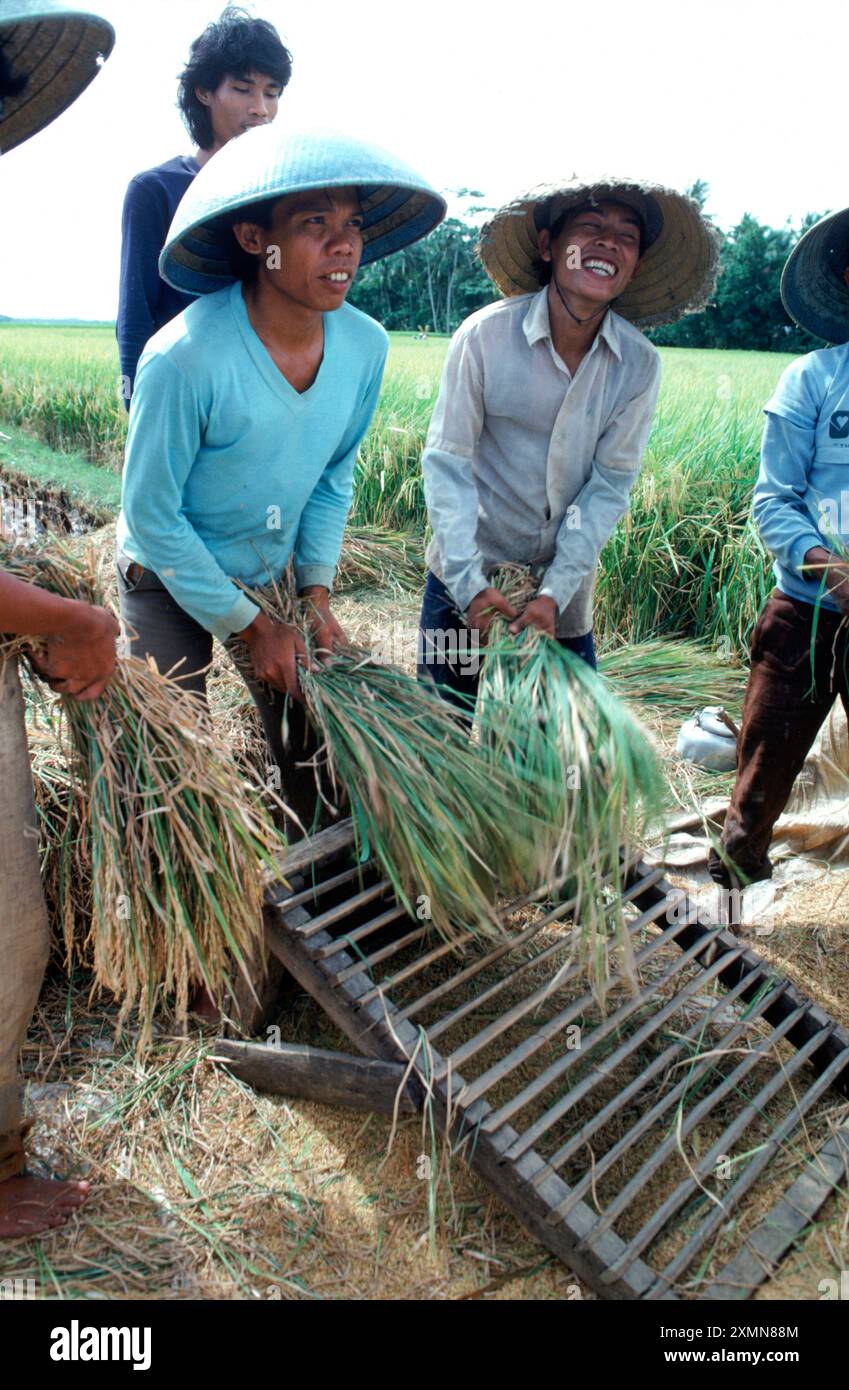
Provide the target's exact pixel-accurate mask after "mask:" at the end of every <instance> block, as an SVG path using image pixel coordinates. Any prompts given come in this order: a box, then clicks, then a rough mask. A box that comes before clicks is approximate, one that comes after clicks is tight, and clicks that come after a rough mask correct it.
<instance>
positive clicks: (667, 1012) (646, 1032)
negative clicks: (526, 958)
mask: <svg viewBox="0 0 849 1390" xmlns="http://www.w3.org/2000/svg"><path fill="white" fill-rule="evenodd" d="M698 949H699V948H698V947H691V948H690V950H689V951H686V952H684V953H683V954H682V955H680V956H678V957H677V958H676V959H675V960H674V961H673V962H672V965H671V966H670V967H669V969H668V970H666V971H665V972H664V974H663V975H660V976H659V977H658V978H657V980H654V981H652V986H651V989H650V990H648V991H646V993H645V994H642V993H641V994H639V995H637V997H636V998H635V999H630V1000H628V1001H627V1002H626V1003H625V1004H624V1005H622V1006H621V1007H620V1008H619V1009H617V1010H616V1011H615V1012H614V1013H612V1014H610V1015H609V1016H608V1017H607V1018H606V1019H605V1021H604V1023H603V1024H602V1025H601V1026H600V1027H599V1028H596V1029H595V1030H594V1031H593V1032H592V1033H590V1035H589V1036H588V1037H586V1038H584V1037H582V1039H581V1052H580V1058H581V1060H583V1059H584V1058H586V1057H588V1056H589V1055H590V1053H591V1052H592V1051H593V1049H594V1048H595V1047H597V1046H598V1044H599V1043H601V1042H603V1041H604V1040H605V1039H606V1038H607V1037H609V1035H610V1034H611V1033H612V1032H615V1031H616V1029H618V1028H620V1027H621V1026H622V1024H623V1023H626V1022H627V1020H628V1019H629V1018H630V1017H631V1015H632V1014H634V1013H636V1011H637V1010H638V1009H642V1008H644V1007H645V1005H646V1003H648V1002H649V1001H650V1000H651V999H652V997H653V996H654V995H655V994H657V993H658V992H659V991H660V990H661V989H662V988H663V986H664V985H667V984H668V983H669V981H670V980H671V979H673V978H674V976H675V975H676V974H677V973H678V972H679V971H681V970H683V969H686V967H687V966H688V965H689V964H690V963H691V961H692V959H693V955H694V953H695V952H696V951H697V950H698ZM741 950H742V947H741ZM721 968H722V967H721V965H714V966H712V967H711V970H713V972H714V973H718V971H719V970H720V969H721ZM711 978H712V976H711V975H710V974H708V975H707V976H705V975H696V976H695V977H694V978H693V979H692V980H690V981H689V982H688V984H687V985H686V986H685V988H684V989H683V990H682V991H681V992H680V993H679V994H676V995H675V996H674V997H673V998H672V999H670V1000H669V1001H668V1003H667V1004H666V1005H664V1006H663V1007H662V1008H661V1009H660V1010H659V1011H658V1012H656V1013H654V1014H653V1015H652V1017H651V1018H650V1019H649V1020H648V1021H647V1022H646V1023H645V1024H643V1026H642V1027H641V1028H639V1029H637V1031H636V1032H635V1033H634V1034H633V1035H632V1036H631V1037H630V1038H628V1039H627V1040H626V1042H624V1043H622V1045H621V1046H620V1047H619V1048H617V1049H616V1051H615V1052H613V1053H612V1054H611V1056H609V1057H606V1058H605V1064H604V1065H605V1071H604V1073H602V1072H601V1071H599V1073H598V1076H597V1077H586V1078H585V1079H584V1080H583V1081H582V1082H580V1083H579V1084H578V1086H576V1087H574V1088H573V1089H572V1090H571V1091H569V1092H568V1094H567V1095H565V1096H561V1097H560V1098H559V1099H558V1100H557V1101H556V1102H555V1104H554V1105H553V1106H551V1107H550V1108H549V1109H548V1110H546V1112H545V1114H544V1115H541V1116H540V1117H539V1119H538V1120H536V1122H535V1123H534V1124H532V1125H531V1126H530V1128H529V1129H528V1130H526V1131H525V1132H524V1133H523V1134H522V1135H521V1138H520V1141H519V1142H520V1144H521V1148H518V1147H517V1146H516V1145H514V1146H513V1148H512V1149H510V1151H509V1153H508V1158H518V1156H519V1153H524V1151H525V1149H527V1148H529V1147H530V1146H531V1144H535V1143H536V1141H537V1140H538V1139H539V1138H541V1137H542V1135H543V1134H545V1133H547V1131H548V1130H549V1129H550V1128H551V1127H552V1125H555V1124H557V1122H558V1120H560V1119H561V1118H562V1117H563V1115H565V1114H566V1112H567V1111H568V1110H570V1109H571V1108H572V1106H573V1105H575V1104H577V1102H578V1101H579V1100H581V1099H583V1097H584V1096H585V1095H586V1094H587V1093H588V1092H589V1091H590V1090H591V1089H592V1087H593V1086H594V1085H596V1084H597V1081H598V1079H600V1077H601V1076H602V1075H603V1074H604V1075H606V1076H608V1077H609V1075H610V1074H611V1073H612V1071H613V1070H614V1068H615V1067H617V1066H618V1065H619V1063H620V1062H621V1061H624V1059H625V1058H626V1057H628V1056H630V1054H631V1053H632V1052H633V1051H634V1050H635V1049H636V1048H638V1047H640V1046H642V1044H643V1043H644V1042H645V1041H646V1039H647V1038H650V1037H651V1036H652V1034H653V1033H655V1032H656V1031H657V1029H658V1028H659V1027H660V1026H661V1025H662V1024H663V1023H665V1022H666V1020H667V1019H668V1018H670V1017H671V1016H672V1014H674V1013H676V1012H677V1011H678V1009H679V1008H680V1007H681V1004H682V1003H684V1002H686V1000H687V999H688V998H689V996H690V995H691V994H695V993H697V991H698V990H700V989H704V987H705V985H706V984H709V983H710V979H711ZM578 1057H579V1054H578V1052H577V1050H576V1051H574V1052H571V1053H567V1054H566V1055H565V1056H564V1057H558V1058H557V1060H556V1061H554V1062H552V1063H551V1065H550V1066H549V1067H546V1069H545V1070H544V1071H542V1072H541V1073H540V1074H539V1076H537V1077H535V1078H534V1080H533V1081H531V1082H529V1083H528V1085H527V1086H525V1087H524V1088H523V1089H522V1090H521V1091H520V1092H519V1093H518V1095H516V1096H514V1097H513V1098H512V1100H509V1101H507V1102H506V1103H505V1104H504V1105H503V1106H502V1107H501V1108H500V1109H499V1110H498V1111H497V1112H496V1114H495V1115H494V1116H492V1117H491V1118H490V1119H489V1120H488V1121H487V1125H488V1126H489V1125H492V1127H493V1128H494V1127H495V1126H496V1122H498V1121H500V1122H502V1123H503V1120H504V1119H506V1118H512V1117H513V1116H514V1115H516V1114H518V1112H519V1111H520V1110H522V1109H523V1108H524V1107H525V1106H526V1105H528V1104H529V1103H530V1102H531V1101H532V1100H535V1099H536V1097H537V1096H538V1095H540V1094H541V1093H542V1092H543V1091H544V1090H546V1089H547V1087H549V1086H550V1085H551V1084H552V1082H553V1081H556V1080H558V1079H559V1077H561V1076H562V1075H563V1074H564V1073H565V1072H566V1071H568V1070H570V1069H571V1067H573V1066H574V1065H575V1064H576V1062H577V1060H578Z"/></svg>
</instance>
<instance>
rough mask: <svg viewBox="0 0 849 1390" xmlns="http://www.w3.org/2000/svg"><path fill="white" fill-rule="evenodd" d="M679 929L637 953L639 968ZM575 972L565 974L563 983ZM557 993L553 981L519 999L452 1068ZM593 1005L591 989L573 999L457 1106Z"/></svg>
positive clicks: (455, 1055) (456, 1055) (621, 979)
mask: <svg viewBox="0 0 849 1390" xmlns="http://www.w3.org/2000/svg"><path fill="white" fill-rule="evenodd" d="M659 913H660V910H657V911H656V914H655V915H659ZM645 916H646V914H645V913H644V914H643V917H641V918H640V919H639V922H640V925H641V926H642V925H644V923H643V918H644V917H645ZM637 929H638V928H637V925H636V924H634V927H633V928H629V930H632V931H636V930H637ZM680 930H681V928H680V925H678V924H676V925H675V926H673V927H668V928H667V930H666V931H665V932H663V933H662V934H661V935H660V936H657V937H656V938H655V939H654V941H651V942H649V944H648V945H647V946H645V947H644V948H643V950H642V951H639V952H638V953H637V955H636V957H635V963H636V966H637V967H638V968H639V966H640V965H642V964H644V963H645V962H646V961H647V960H650V959H651V957H652V956H653V955H655V954H656V953H657V952H658V951H659V950H662V949H663V947H664V946H666V945H667V944H668V943H669V942H670V941H672V940H674V938H675V935H676V933H677V932H679V931H680ZM577 968H578V967H575V969H576V970H577ZM572 973H573V972H570V971H566V972H565V974H564V980H565V979H567V978H568V977H569V975H570V974H572ZM624 983H626V977H625V975H624V974H618V975H616V976H614V977H613V979H612V980H611V985H617V984H624ZM554 993H556V987H554V988H553V987H552V984H551V982H550V981H549V982H548V983H547V984H545V985H541V986H540V988H539V989H535V990H534V991H533V993H532V994H529V995H528V996H527V997H526V998H525V999H522V1000H520V1001H519V1003H518V1004H514V1005H513V1007H512V1008H511V1009H508V1010H507V1012H506V1013H504V1014H502V1015H501V1017H500V1018H497V1019H494V1020H493V1022H492V1023H489V1024H487V1026H486V1027H485V1028H482V1029H481V1031H480V1032H479V1033H476V1034H475V1035H474V1037H472V1038H469V1039H468V1041H467V1042H464V1043H463V1044H462V1045H461V1046H460V1047H458V1048H457V1050H456V1051H455V1052H452V1054H451V1057H450V1061H451V1065H452V1066H461V1065H462V1064H463V1063H464V1062H465V1061H466V1060H467V1059H468V1058H469V1057H473V1056H475V1054H476V1053H478V1052H480V1051H481V1050H482V1049H483V1048H485V1047H488V1046H489V1044H490V1043H491V1042H494V1040H495V1039H496V1038H498V1037H500V1036H501V1035H502V1033H505V1032H506V1031H507V1030H508V1029H509V1028H512V1027H513V1025H514V1024H515V1023H518V1022H520V1021H521V1019H523V1018H524V1017H525V1015H526V1014H529V1013H531V1012H532V1011H533V1010H534V1009H536V1008H537V1007H538V1005H540V1004H541V1003H543V1002H544V1000H545V999H547V998H548V997H550V996H551V995H552V994H554ZM593 1002H594V995H593V992H592V990H589V991H587V993H585V994H582V995H581V996H580V998H578V999H576V1000H574V1001H573V1002H572V1003H571V1004H569V1005H568V1006H567V1007H566V1008H565V1009H563V1010H561V1012H560V1013H558V1014H556V1015H555V1016H554V1018H551V1019H549V1020H548V1022H547V1023H545V1024H544V1025H543V1027H542V1028H540V1029H539V1030H538V1031H537V1032H536V1033H534V1034H533V1035H532V1036H531V1037H529V1038H524V1039H523V1040H522V1042H520V1043H517V1044H516V1046H515V1047H513V1048H511V1050H510V1051H509V1052H508V1053H507V1054H506V1056H504V1057H502V1058H501V1059H500V1061H498V1062H496V1063H494V1065H493V1066H491V1067H488V1068H487V1070H486V1071H485V1072H483V1073H482V1074H481V1075H480V1076H479V1077H477V1078H476V1080H475V1081H472V1082H471V1083H470V1084H469V1086H468V1087H467V1089H466V1091H465V1092H464V1093H463V1096H462V1098H458V1103H459V1104H462V1105H467V1104H469V1103H471V1101H472V1100H477V1099H478V1098H479V1097H480V1096H482V1095H484V1094H485V1093H486V1092H487V1091H488V1090H490V1089H491V1088H492V1087H493V1086H494V1085H496V1083H497V1082H500V1081H503V1080H504V1078H505V1077H506V1076H509V1074H510V1072H511V1071H514V1070H515V1069H516V1067H518V1066H521V1065H522V1063H523V1062H526V1061H527V1059H528V1058H529V1057H532V1056H533V1055H534V1053H535V1052H538V1051H539V1050H540V1048H542V1047H545V1046H546V1045H547V1044H548V1043H549V1042H550V1041H551V1039H552V1038H554V1037H556V1036H557V1034H558V1033H560V1032H562V1031H563V1029H564V1028H568V1027H569V1024H570V1023H571V1022H572V1021H573V1019H575V1018H577V1017H578V1016H579V1015H580V1014H582V1013H583V1011H584V1010H585V1009H587V1008H589V1007H590V1006H591V1005H592V1004H593Z"/></svg>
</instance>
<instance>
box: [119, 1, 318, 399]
mask: <svg viewBox="0 0 849 1390" xmlns="http://www.w3.org/2000/svg"><path fill="white" fill-rule="evenodd" d="M291 75H292V55H291V54H290V53H289V51H288V49H286V48H284V46H283V44H282V43H281V42H280V39H279V37H278V34H277V30H276V29H275V28H274V27H273V25H271V24H269V23H268V22H267V21H266V20H264V19H253V18H251V16H250V15H248V14H247V13H246V12H245V11H244V10H241V9H239V8H237V7H236V6H234V5H228V7H227V8H226V9H225V10H224V12H223V13H222V15H221V18H220V19H219V20H218V21H217V23H214V24H208V25H207V27H206V28H205V29H204V31H203V33H202V34H201V35H200V36H199V37H198V38H196V39H195V40H194V42H193V43H192V47H191V55H190V57H189V62H188V64H187V66H186V67H185V69H184V71H183V73H182V76H181V77H180V89H179V98H178V105H179V108H180V111H181V113H182V116H183V120H184V122H185V124H186V128H187V129H188V132H189V134H190V135H191V137H192V139H193V140H194V142H195V145H196V146H197V149H196V150H195V152H194V154H193V155H177V156H176V157H175V158H174V159H169V160H166V162H165V163H164V164H158V165H157V166H156V167H155V168H154V169H147V170H145V172H144V173H141V174H136V176H135V178H133V179H132V180H131V181H130V185H129V187H128V189H127V193H126V196H125V198H124V212H123V218H122V241H121V280H120V288H119V301H118V318H117V323H116V335H117V338H118V350H119V355H120V361H121V383H122V395H123V398H124V404H125V405H126V406H127V407H129V403H130V397H131V395H132V390H133V382H134V380H135V374H136V367H137V365H138V360H139V357H140V355H141V352H142V349H143V347H144V345H145V343H146V342H147V340H148V338H150V337H152V336H153V334H154V333H155V332H156V331H157V330H158V329H160V328H162V327H163V325H164V324H166V323H168V321H169V320H170V319H172V318H174V316H175V315H176V314H178V313H179V312H180V310H181V309H185V308H186V307H187V306H188V305H189V304H190V303H191V301H192V296H191V295H187V294H185V293H183V292H181V291H179V290H175V289H174V288H173V286H171V285H168V284H166V282H165V281H164V280H162V279H161V278H160V275H159V253H160V252H161V250H162V247H163V246H164V244H165V237H166V234H167V232H168V228H169V226H170V224H171V219H172V218H173V216H174V212H175V210H176V208H177V204H178V203H179V201H180V199H181V198H182V196H183V194H184V193H185V191H186V189H187V188H188V186H189V184H190V183H191V182H192V179H194V177H195V176H196V174H197V173H198V170H199V169H201V168H202V167H203V166H204V164H206V163H208V161H209V160H210V159H211V158H212V156H213V155H214V154H216V153H217V152H218V151H219V150H221V149H223V148H224V146H225V145H226V144H228V142H229V141H230V140H233V139H235V138H236V137H237V136H239V135H244V133H245V131H246V130H250V129H252V128H253V127H254V126H257V125H265V124H267V123H268V122H270V121H273V120H274V118H275V116H276V115H277V106H278V102H279V101H280V97H281V94H282V92H283V89H284V87H285V86H286V84H287V83H288V81H289V78H290V77H291Z"/></svg>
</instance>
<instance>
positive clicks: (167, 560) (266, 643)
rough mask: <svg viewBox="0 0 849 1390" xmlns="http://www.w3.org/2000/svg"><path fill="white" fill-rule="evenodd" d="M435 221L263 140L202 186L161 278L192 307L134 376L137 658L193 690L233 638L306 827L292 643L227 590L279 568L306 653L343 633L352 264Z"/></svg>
mask: <svg viewBox="0 0 849 1390" xmlns="http://www.w3.org/2000/svg"><path fill="white" fill-rule="evenodd" d="M444 211H445V204H444V201H443V200H442V199H441V198H440V197H438V195H436V194H435V193H434V192H433V191H432V190H431V189H430V188H429V187H428V185H427V184H425V183H424V182H423V181H422V180H421V178H419V176H418V175H416V174H414V173H413V172H412V171H411V170H409V169H408V168H407V167H406V166H405V165H403V164H402V163H401V162H400V161H399V160H396V159H395V158H394V157H393V156H391V155H387V154H386V153H385V152H384V151H382V150H377V149H375V148H374V147H372V146H369V145H364V144H361V143H359V142H356V141H351V140H346V139H343V138H341V137H328V136H325V137H316V136H313V135H310V134H297V133H293V134H290V135H289V136H287V137H281V136H279V135H277V134H275V132H274V130H273V129H270V128H268V127H266V128H264V129H261V130H255V131H251V132H250V133H248V134H247V135H245V136H243V137H242V139H240V140H239V141H238V142H233V143H232V144H231V145H229V146H228V147H227V148H226V149H224V150H222V151H221V153H220V154H219V155H218V156H217V158H216V159H215V160H213V161H212V162H211V163H210V164H209V165H207V166H206V168H205V169H204V170H203V171H202V172H201V173H200V174H199V175H198V178H197V179H196V180H195V182H194V183H193V184H192V187H191V189H190V190H189V192H188V193H187V195H186V197H185V198H184V200H183V202H182V203H181V205H180V207H179V209H178V211H177V216H176V218H175V221H174V224H173V226H172V228H171V233H170V237H169V242H168V245H167V246H166V248H165V250H164V252H163V255H162V261H161V268H162V272H163V274H164V275H165V277H166V278H167V279H168V281H169V282H170V283H171V284H172V285H174V286H175V287H176V288H181V289H186V290H188V291H190V292H192V293H196V294H200V295H202V296H203V298H201V299H199V300H198V301H197V302H196V303H194V304H192V305H191V306H190V307H189V308H188V309H186V310H184V311H183V313H181V314H179V315H178V316H177V318H176V319H174V320H173V322H171V323H170V324H168V325H167V326H166V327H165V328H164V329H162V330H161V331H160V332H159V333H158V334H156V335H155V336H154V337H153V338H152V339H151V341H150V342H149V343H148V345H147V349H146V350H145V352H144V354H143V356H142V359H141V362H140V364H139V372H138V378H137V383H136V390H135V393H134V395H133V404H132V409H131V412H130V425H129V432H128V435H127V452H126V463H125V468H124V487H123V497H122V509H121V515H120V517H119V521H118V546H119V559H118V567H119V574H120V587H121V593H122V597H121V608H122V616H123V618H124V620H125V623H126V625H127V627H128V629H129V630H130V633H131V635H132V636H133V639H134V641H133V646H134V651H135V652H136V653H137V654H139V655H150V656H152V657H154V659H155V660H156V662H157V665H158V667H159V669H160V670H161V671H162V672H163V673H165V674H173V675H174V677H175V679H177V680H179V681H180V683H181V684H182V685H183V686H184V687H185V688H186V689H188V690H191V691H194V692H197V693H198V694H201V695H202V694H203V693H204V689H205V674H204V673H205V670H206V668H207V667H208V666H209V663H210V660H211V656H212V640H213V637H217V638H218V639H219V640H221V641H226V640H228V639H229V638H231V637H234V636H238V637H239V638H241V639H242V641H243V642H244V643H245V644H246V646H247V648H248V650H249V653H250V659H251V665H252V670H253V676H252V679H249V680H248V685H249V689H250V691H251V694H252V696H253V698H254V700H255V702H256V704H257V707H258V709H259V713H260V716H261V718H262V721H263V725H264V728H265V733H266V737H267V739H268V743H269V748H270V751H271V755H272V759H273V761H274V763H275V764H276V765H277V767H278V768H279V769H280V772H281V778H282V791H283V796H284V799H285V800H286V802H287V805H289V806H290V807H291V809H292V810H294V812H295V813H296V815H297V816H298V817H299V818H300V820H301V822H302V823H306V824H308V823H309V821H310V819H311V818H312V815H313V812H314V810H315V800H316V796H315V779H314V774H313V772H312V769H311V768H304V767H303V766H298V764H299V762H300V763H303V759H304V756H305V752H306V750H307V748H308V746H309V745H308V741H307V735H306V728H305V722H304V717H303V713H302V705H301V703H300V690H299V685H298V669H297V668H298V662H299V661H304V660H306V659H307V653H306V648H305V645H304V641H303V639H302V637H301V635H300V633H299V631H298V629H297V628H296V627H294V626H290V625H288V624H285V623H275V622H272V621H271V620H270V619H269V618H267V617H266V616H265V615H264V614H262V613H261V612H260V610H259V609H258V608H257V606H256V605H255V604H254V603H252V602H251V601H250V599H249V598H248V597H247V596H246V595H245V593H244V592H243V590H242V589H241V588H240V587H239V585H238V583H236V582H234V581H240V582H241V583H242V584H246V585H248V586H255V585H263V584H268V583H269V582H270V581H275V582H276V581H279V580H281V578H282V577H283V576H284V575H285V571H286V567H287V565H288V564H289V561H290V560H291V561H292V564H293V569H294V582H295V585H296V587H297V592H298V594H299V595H300V596H301V597H302V598H303V599H306V600H308V601H309V609H310V624H311V628H312V636H313V642H312V646H313V649H314V650H315V651H324V652H328V651H332V650H333V648H334V646H335V645H336V644H337V643H338V642H340V641H341V640H343V638H344V634H343V633H342V631H341V629H340V627H339V625H338V623H337V621H336V619H335V617H334V616H333V613H332V611H331V607H330V593H331V589H332V585H333V579H334V574H335V570H336V563H337V560H338V558H339V552H340V549H341V545H342V534H343V530H344V527H345V521H346V518H347V515H348V511H349V508H350V503H351V495H352V487H353V473H354V465H355V462H356V456H357V449H358V447H359V444H360V441H361V439H362V438H363V435H364V434H365V432H366V430H367V428H368V425H369V422H370V420H371V416H372V413H373V411H374V408H375V405H376V403H377V398H378V394H379V390H380V383H381V378H382V375H383V367H384V363H385V360H386V352H387V347H388V338H387V335H386V333H385V332H384V330H383V329H382V328H381V327H380V325H379V324H377V323H375V322H374V320H373V319H370V318H368V317H367V316H366V315H365V314H363V313H361V312H360V311H359V310H357V309H354V308H353V307H352V306H350V305H347V304H345V298H346V295H347V293H348V290H349V289H350V287H351V284H352V283H353V279H354V276H355V274H356V271H357V267H358V266H359V264H360V263H361V261H362V262H366V261H374V260H378V259H380V258H381V257H382V256H385V255H388V254H389V253H390V252H391V251H394V250H396V249H397V248H399V247H401V246H405V245H407V244H409V243H410V242H411V241H415V240H416V239H417V238H418V237H421V236H424V235H425V234H426V233H427V232H429V231H430V230H431V229H432V227H434V226H435V225H436V224H437V223H438V222H439V221H440V220H441V218H442V217H443V216H444ZM287 695H288V696H291V697H292V699H293V701H294V704H292V705H291V706H290V707H289V709H288V712H287V724H288V740H287V741H286V742H284V736H283V732H282V729H281V721H282V716H283V713H284V709H285V705H284V697H285V696H287Z"/></svg>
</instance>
